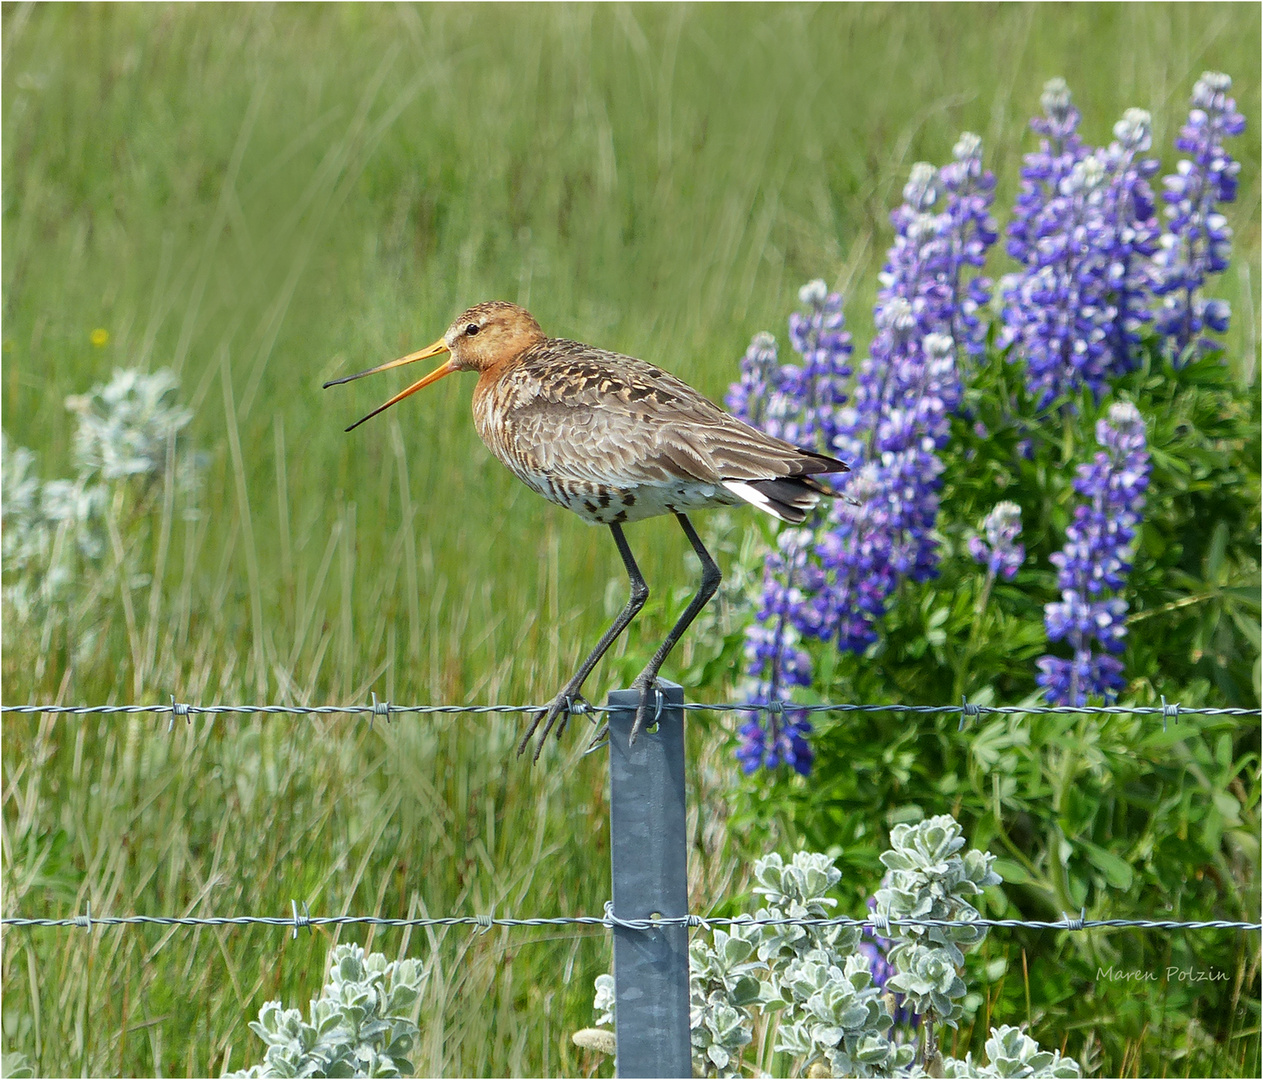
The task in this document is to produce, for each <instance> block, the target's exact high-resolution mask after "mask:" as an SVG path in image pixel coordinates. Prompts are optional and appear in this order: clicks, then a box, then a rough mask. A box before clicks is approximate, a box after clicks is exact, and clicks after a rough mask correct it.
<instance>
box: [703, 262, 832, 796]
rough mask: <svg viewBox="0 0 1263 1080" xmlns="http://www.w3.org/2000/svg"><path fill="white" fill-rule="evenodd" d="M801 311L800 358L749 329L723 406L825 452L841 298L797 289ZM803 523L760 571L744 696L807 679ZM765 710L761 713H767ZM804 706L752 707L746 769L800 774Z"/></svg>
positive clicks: (777, 692)
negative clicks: (785, 359) (783, 357)
mask: <svg viewBox="0 0 1263 1080" xmlns="http://www.w3.org/2000/svg"><path fill="white" fill-rule="evenodd" d="M798 296H799V299H800V300H801V302H802V304H803V307H804V309H805V310H804V311H802V312H795V313H794V314H793V315H791V316H790V320H789V336H790V343H791V345H792V346H793V348H794V351H795V352H796V353H797V354H798V355H799V356H800V357H801V363H800V364H785V365H779V364H778V363H777V356H776V341H775V339H774V338H773V337H772V336H771V335H770V334H759V335H757V336H756V337H755V339H754V341H753V342H752V343H751V345H750V349H749V350H748V351H747V353H746V356H745V358H744V359H743V360H742V363H741V381H740V382H739V383H737V384H734V385H733V386H732V387H731V388H730V390H729V393H728V397H727V404H728V406H729V407H730V408H731V409H732V410H733V412H734V413H735V414H736V415H738V416H740V417H741V418H742V419H744V420H745V421H746V422H747V423H750V424H753V425H754V426H756V427H759V428H761V429H762V430H764V431H766V432H768V434H770V435H775V436H777V437H778V438H782V439H785V440H786V441H787V442H792V443H794V444H795V445H797V446H807V447H811V448H815V449H819V450H822V451H827V450H828V449H829V447H831V445H832V443H833V440H834V438H835V436H836V433H837V413H838V409H839V407H840V406H841V405H842V403H843V402H845V400H846V388H847V380H848V377H849V376H850V374H851V368H850V357H851V336H850V334H849V333H847V331H846V329H845V319H844V316H843V314H842V297H841V296H840V295H839V294H837V293H830V292H829V290H828V288H827V287H826V285H825V283H824V282H823V281H813V282H810V283H809V284H807V285H804V286H803V288H802V289H801V290H799V294H798ZM811 538H812V533H811V531H810V530H809V529H786V530H783V531H782V532H781V533H780V534H779V535H778V537H777V551H776V552H774V553H772V554H770V555H769V557H768V561H767V564H766V567H765V570H764V579H763V593H762V598H761V602H760V604H759V610H758V615H757V621H756V622H755V623H754V624H752V625H751V626H749V627H747V629H746V647H745V654H746V690H745V698H746V700H747V701H749V702H751V703H752V704H760V705H768V704H773V705H776V706H778V707H781V706H783V704H784V703H786V702H788V701H790V698H791V693H792V688H793V687H794V686H810V685H811V658H810V656H809V655H808V654H807V652H806V651H805V650H804V649H802V648H801V647H799V644H798V642H799V640H800V638H799V632H798V629H797V628H796V625H795V624H796V622H797V621H798V619H799V614H798V609H799V608H800V607H802V605H803V603H804V590H814V589H815V588H817V587H818V583H817V578H818V577H819V575H820V571H819V568H818V567H816V566H814V565H812V564H811V563H810V561H809V558H808V555H809V551H810V546H811ZM765 717H766V719H765ZM810 731H811V725H810V724H809V723H808V722H807V719H806V713H803V712H801V711H800V710H790V711H788V712H785V711H783V710H782V711H781V712H779V713H778V712H766V713H765V712H762V711H760V712H756V713H751V716H750V719H749V720H748V721H747V722H746V723H745V724H744V725H743V726H742V728H741V732H740V734H741V747H740V748H739V749H738V751H737V758H738V760H739V761H740V762H741V764H742V768H743V769H745V771H746V772H753V771H754V770H755V769H757V768H759V767H760V766H764V767H767V768H775V767H776V766H778V765H780V764H782V763H783V764H787V765H790V766H792V767H793V768H794V769H796V770H797V771H798V772H800V773H802V774H803V775H806V774H807V773H808V772H810V770H811V762H812V759H813V753H812V750H811V747H810V745H809V744H808V743H807V741H806V736H807V734H808V733H809V732H810Z"/></svg>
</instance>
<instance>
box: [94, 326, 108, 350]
mask: <svg viewBox="0 0 1263 1080" xmlns="http://www.w3.org/2000/svg"><path fill="white" fill-rule="evenodd" d="M89 340H90V341H91V342H92V344H93V345H95V346H96V347H97V348H98V349H100V348H103V347H104V346H106V345H108V344H109V342H110V332H109V331H108V330H103V329H102V328H101V327H99V326H98V327H97V328H96V329H95V330H93V331H92V336H91V337H90V338H89Z"/></svg>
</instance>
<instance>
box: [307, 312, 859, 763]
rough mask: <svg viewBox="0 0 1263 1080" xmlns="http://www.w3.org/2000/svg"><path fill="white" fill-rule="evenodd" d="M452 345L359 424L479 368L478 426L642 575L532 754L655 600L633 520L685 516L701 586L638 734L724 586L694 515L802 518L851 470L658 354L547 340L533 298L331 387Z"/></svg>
mask: <svg viewBox="0 0 1263 1080" xmlns="http://www.w3.org/2000/svg"><path fill="white" fill-rule="evenodd" d="M442 353H448V354H449V359H448V360H447V361H446V362H445V363H444V364H442V365H441V366H439V367H438V368H436V369H435V370H434V371H432V372H430V373H429V374H428V375H426V376H425V377H424V378H423V379H419V380H418V381H417V382H415V383H413V384H412V385H411V386H409V387H408V388H407V389H405V390H401V391H400V392H399V393H398V394H396V395H395V396H394V397H392V398H391V399H390V400H389V401H387V402H386V403H385V404H384V405H381V406H379V407H378V408H376V409H374V410H373V411H372V412H371V413H369V414H368V416H365V417H364V418H363V419H361V420H357V421H356V422H355V423H354V424H352V425H351V427H349V428H347V431H350V430H351V429H352V428H355V427H358V426H359V425H360V424H362V423H364V421H365V420H368V419H370V418H371V417H374V416H376V415H377V414H378V413H379V412H381V411H382V410H384V409H388V408H389V407H390V406H391V405H394V404H395V403H396V402H398V401H402V400H403V399H404V398H406V397H408V395H409V394H414V393H416V392H417V391H418V390H420V389H421V388H422V387H424V386H428V385H429V384H430V383H432V382H435V381H436V380H438V379H441V378H442V377H443V376H444V375H449V374H451V373H452V372H454V371H477V372H478V374H479V378H478V384H477V385H476V386H475V387H474V402H473V410H474V426H475V427H476V428H477V430H478V434H479V436H480V437H481V438H482V441H483V442H484V443H486V444H487V448H488V449H489V450H490V451H491V452H492V453H493V454H494V455H495V456H496V457H497V458H499V459H500V461H502V462H503V463H504V464H505V465H507V466H508V467H509V469H510V470H511V471H512V472H513V473H514V475H516V476H517V477H518V479H520V480H521V481H522V482H523V483H524V484H526V485H527V487H529V488H531V489H532V490H533V491H537V492H539V494H541V495H543V496H544V498H546V499H548V500H550V501H551V502H555V503H557V504H558V505H559V506H564V507H565V508H566V509H567V510H573V511H574V512H575V513H576V514H578V515H579V516H580V517H581V518H583V519H584V520H585V521H589V522H592V523H594V524H600V525H608V526H609V529H610V532H611V533H613V534H614V543H615V544H617V545H618V553H619V555H621V556H622V559H623V565H624V566H625V567H626V568H627V576H628V578H629V579H630V582H631V597H630V599H629V600H628V601H627V606H626V607H624V608H623V610H622V612H620V614H619V616H618V618H617V619H615V620H614V623H613V625H611V626H610V628H609V629H608V630H606V631H605V633H604V634H603V635H602V637H601V640H600V641H598V642H597V644H596V647H595V648H594V649H593V650H592V652H591V653H589V654H588V657H587V659H586V660H584V661H583V663H582V664H581V665H580V667H579V670H578V671H577V672H575V674H574V677H573V678H572V679H571V680H570V681H569V682H568V683H566V685H565V687H563V688H562V690H561V692H560V693H559V694H558V695H557V696H556V697H555V698H553V700H552V702H551V704H549V706H548V707H547V708H546V709H544V710H542V711H540V712H539V713H537V714H536V715H535V717H534V719H533V720H532V722H531V725H530V727H529V728H528V729H527V731H526V734H525V735H524V736H523V737H522V741H521V743H520V745H519V746H518V753H519V754H520V753H521V752H522V751H523V750H525V749H526V746H527V745H528V744H529V742H530V740H531V737H532V736H533V735H534V734H535V731H536V730H537V729H538V728H539V726H540V724H541V722H542V723H543V732H542V734H541V735H540V739H539V746H538V747H537V748H536V750H535V758H536V759H538V758H539V753H540V750H542V749H543V746H544V742H545V741H546V740H547V738H548V733H549V732H550V731H551V730H552V728H553V725H554V724H555V723H557V721H558V719H559V718H560V723H559V724H558V725H557V735H558V737H559V738H560V736H561V733H562V731H563V730H564V729H565V726H566V720H567V718H568V716H569V714H570V712H571V709H572V707H573V706H574V705H576V704H578V703H579V702H580V701H582V699H581V698H580V696H579V691H580V689H581V688H582V686H583V683H584V680H585V679H586V678H587V677H588V675H589V673H590V672H591V671H592V669H593V668H594V667H595V666H596V664H597V662H598V661H599V660H600V659H601V657H602V656H604V655H605V652H606V650H607V649H609V647H610V645H611V644H612V643H613V641H614V639H615V638H617V637H618V635H619V634H621V633H622V632H623V630H624V629H625V628H626V627H627V624H628V623H630V622H631V620H632V619H633V618H634V617H635V615H636V613H637V612H638V611H640V609H641V608H642V607H643V606H644V603H645V600H646V599H647V598H648V596H649V587H648V586H647V585H646V584H645V579H644V578H643V577H642V576H641V574H640V569H639V568H638V567H637V566H636V560H635V559H634V558H633V557H632V553H631V548H629V547H628V546H627V539H626V538H625V537H624V536H623V525H624V524H625V523H627V522H629V521H640V520H641V519H643V518H648V517H655V516H657V515H659V514H674V515H675V518H676V520H677V521H678V522H679V523H680V527H681V528H682V529H683V530H684V535H685V536H687V537H688V540H689V543H690V544H692V546H693V550H694V551H695V552H697V557H698V558H699V559H700V560H701V562H702V583H701V588H699V589H698V591H697V594H696V595H695V596H694V597H693V599H692V601H691V602H690V603H689V605H688V607H687V608H686V609H685V611H684V614H683V615H681V616H680V618H679V621H677V622H676V624H675V625H674V626H673V627H672V628H671V632H670V633H669V634H667V636H666V639H665V640H664V641H663V642H662V644H661V645H659V646H658V649H657V651H656V652H654V654H653V657H652V658H651V659H650V661H649V663H648V664H646V665H645V669H644V671H642V672H641V673H640V674H639V675H638V676H637V677H636V679H635V681H634V682H633V683H632V685H633V687H635V688H636V689H638V690H639V691H640V706H639V708H638V709H637V711H636V719H635V722H634V723H633V725H632V733H631V738H632V741H633V742H634V741H635V739H636V736H637V735H638V734H639V733H640V732H641V731H642V730H643V729H644V727H645V726H646V724H647V723H648V722H649V718H650V716H651V715H652V714H653V708H654V706H653V696H654V695H653V693H652V691H653V688H654V682H655V680H656V679H657V677H658V669H659V668H660V667H661V666H662V662H663V661H664V660H665V659H666V657H667V654H668V653H669V652H670V651H671V649H672V648H673V647H674V645H675V643H676V642H677V641H678V640H679V639H680V635H681V634H683V633H684V631H685V630H686V629H687V628H688V626H689V624H690V623H691V622H692V621H693V620H694V619H695V618H696V617H697V614H698V612H699V611H701V610H702V608H703V607H705V606H706V603H707V602H708V601H709V600H710V598H711V597H712V596H713V595H714V594H715V590H716V589H717V588H718V587H719V581H720V573H719V567H718V566H716V565H715V561H714V560H713V559H712V558H711V556H710V553H709V552H708V551H707V550H706V548H705V547H704V546H703V545H702V541H701V540H700V539H699V538H698V535H697V533H696V532H695V531H694V529H693V525H692V523H691V522H690V521H689V519H688V517H687V513H688V511H691V510H702V509H705V508H707V507H713V506H736V505H738V504H740V503H743V502H746V503H750V504H751V505H753V506H757V507H758V508H759V509H760V510H763V511H766V512H767V513H769V514H772V515H773V516H774V517H777V518H780V519H781V520H782V521H789V522H795V523H796V522H801V521H802V520H804V518H805V517H806V516H807V513H808V512H809V511H810V510H811V509H812V508H813V507H815V505H816V504H817V503H818V502H819V501H820V498H821V496H826V495H833V494H835V493H834V492H833V491H832V490H831V489H829V488H828V487H826V486H825V485H823V484H822V483H820V482H819V481H818V480H816V479H815V477H816V476H818V475H821V474H825V473H837V472H846V471H847V466H846V465H845V464H844V463H843V462H841V461H838V460H837V459H836V458H831V457H827V456H825V455H824V454H818V453H816V452H815V451H813V450H807V449H804V448H802V447H798V446H793V445H791V444H790V443H787V442H783V441H782V440H780V439H774V438H772V437H771V436H770V435H766V434H764V433H763V432H761V431H759V430H757V429H756V428H752V427H750V425H748V424H745V423H743V422H742V421H740V420H738V419H737V418H736V417H734V416H730V415H729V414H728V413H726V412H724V410H723V409H721V408H719V406H717V405H715V404H713V403H712V402H710V401H709V400H708V399H706V398H705V397H703V396H702V395H701V394H699V393H698V392H697V391H696V390H694V389H693V388H692V387H691V386H689V385H687V384H686V383H683V382H681V381H680V380H679V379H677V378H675V377H674V376H673V375H670V374H668V373H667V372H666V371H663V370H662V368H660V367H658V366H657V365H656V364H650V363H647V362H646V361H644V360H637V359H635V358H634V357H631V356H621V355H619V354H618V353H612V352H606V351H605V350H604V349H597V348H593V347H592V346H591V345H582V344H580V343H579V342H577V341H566V340H565V339H562V338H549V337H545V336H544V332H543V330H541V329H540V327H539V323H537V322H536V321H535V319H534V318H533V317H532V316H531V314H530V312H528V311H527V310H526V309H525V308H521V307H518V306H517V305H516V304H510V303H506V302H504V301H501V300H492V301H490V302H488V303H485V304H478V305H477V306H475V307H471V308H470V309H469V310H468V311H466V312H465V313H464V314H462V315H461V316H460V317H459V318H457V319H456V321H455V322H453V323H452V325H451V326H449V327H448V329H447V333H445V334H444V335H443V336H442V337H441V338H439V339H438V341H436V342H435V343H434V344H433V345H429V346H427V347H426V348H424V349H420V350H418V351H417V352H414V353H409V354H408V355H407V356H402V357H400V358H399V359H398V360H391V361H390V362H389V363H385V364H380V365H378V366H377V367H374V368H369V369H368V370H367V371H361V372H358V373H357V374H355V375H348V376H346V377H345V378H342V379H334V380H332V381H331V382H327V383H325V387H326V388H328V387H330V386H336V385H337V384H339V383H345V382H350V381H351V380H352V379H359V378H362V377H363V376H365V375H375V374H377V373H378V372H380V371H388V370H389V369H390V368H394V367H401V366H402V365H404V364H411V363H413V362H414V361H417V360H424V359H426V358H427V357H432V356H438V355H440V354H442Z"/></svg>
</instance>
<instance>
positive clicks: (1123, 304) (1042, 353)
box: [999, 79, 1157, 409]
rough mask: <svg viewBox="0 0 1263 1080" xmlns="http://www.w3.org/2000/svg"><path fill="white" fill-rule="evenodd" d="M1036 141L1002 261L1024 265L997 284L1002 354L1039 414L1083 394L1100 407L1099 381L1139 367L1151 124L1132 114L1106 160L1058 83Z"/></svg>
mask: <svg viewBox="0 0 1263 1080" xmlns="http://www.w3.org/2000/svg"><path fill="white" fill-rule="evenodd" d="M1040 101H1041V103H1042V105H1043V107H1044V112H1045V115H1044V117H1043V118H1042V119H1036V120H1033V121H1032V122H1031V127H1032V128H1033V129H1034V130H1035V131H1036V132H1038V133H1039V134H1041V135H1043V136H1044V138H1043V139H1041V141H1040V147H1039V150H1037V151H1036V152H1034V153H1031V154H1027V155H1026V157H1025V159H1024V162H1025V163H1024V165H1023V167H1022V185H1021V190H1020V191H1019V194H1018V197H1017V201H1016V204H1015V206H1014V211H1013V220H1012V222H1011V223H1010V225H1009V244H1008V250H1009V254H1010V255H1012V256H1013V258H1014V259H1016V260H1017V261H1018V262H1019V263H1020V264H1021V265H1022V269H1021V271H1020V272H1019V273H1017V274H1013V275H1010V276H1008V277H1007V278H1006V279H1005V281H1004V282H1003V283H1002V290H1001V291H1002V293H1003V297H1004V306H1003V322H1004V328H1003V330H1002V332H1001V335H1000V339H999V342H1000V345H1001V347H1007V346H1009V345H1014V346H1015V347H1014V350H1013V354H1012V357H1011V358H1012V359H1018V358H1022V359H1024V360H1025V362H1026V381H1027V388H1028V390H1029V391H1030V393H1031V394H1032V396H1034V397H1035V398H1036V400H1037V407H1038V408H1041V409H1042V408H1046V407H1047V406H1048V405H1050V404H1052V403H1053V402H1054V401H1056V400H1057V399H1059V398H1062V397H1064V396H1066V395H1069V394H1073V393H1074V392H1075V391H1076V390H1077V389H1078V388H1079V387H1081V386H1087V387H1088V388H1089V389H1091V391H1092V393H1093V395H1094V396H1095V397H1097V398H1098V399H1099V398H1100V397H1101V395H1102V394H1103V393H1104V390H1105V382H1106V379H1107V378H1109V377H1111V376H1114V375H1120V374H1123V373H1125V372H1127V371H1130V370H1131V369H1132V368H1134V367H1135V365H1136V362H1137V357H1136V345H1137V343H1138V341H1139V333H1138V329H1139V327H1140V326H1141V325H1142V324H1143V323H1144V322H1145V321H1146V320H1147V318H1148V317H1149V315H1148V306H1147V297H1148V292H1149V287H1150V280H1149V274H1148V266H1147V258H1148V256H1149V255H1151V254H1152V253H1153V251H1154V250H1155V244H1156V239H1155V237H1156V229H1157V225H1156V220H1155V217H1154V209H1153V196H1152V193H1151V191H1150V189H1149V184H1148V177H1149V176H1150V175H1152V173H1153V172H1154V171H1155V169H1156V167H1157V165H1156V163H1155V162H1153V161H1152V159H1149V158H1146V157H1144V156H1143V154H1144V151H1145V150H1147V149H1148V147H1149V143H1150V138H1149V119H1148V114H1147V113H1144V112H1143V111H1142V110H1139V109H1136V110H1129V111H1128V114H1127V116H1125V117H1124V119H1123V120H1122V121H1120V122H1119V124H1117V125H1116V126H1115V129H1114V132H1115V136H1116V139H1115V141H1114V142H1113V143H1111V144H1110V146H1109V147H1107V148H1105V149H1103V150H1092V149H1091V148H1089V147H1087V146H1085V145H1084V143H1083V141H1082V140H1081V139H1080V137H1079V135H1078V133H1077V128H1078V123H1079V113H1078V111H1077V110H1076V109H1075V108H1074V106H1073V104H1072V103H1071V101H1070V92H1069V90H1068V89H1067V88H1066V84H1065V82H1064V81H1063V80H1061V79H1053V80H1052V81H1051V82H1049V83H1048V84H1047V85H1046V86H1045V88H1044V94H1043V96H1042V97H1041V98H1040Z"/></svg>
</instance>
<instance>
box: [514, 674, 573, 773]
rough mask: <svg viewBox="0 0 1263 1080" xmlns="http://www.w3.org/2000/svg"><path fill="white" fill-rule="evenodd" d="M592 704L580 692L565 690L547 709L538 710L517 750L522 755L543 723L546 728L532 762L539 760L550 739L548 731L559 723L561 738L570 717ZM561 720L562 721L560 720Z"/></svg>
mask: <svg viewBox="0 0 1263 1080" xmlns="http://www.w3.org/2000/svg"><path fill="white" fill-rule="evenodd" d="M591 707H592V706H591V704H590V703H589V702H588V700H587V699H586V698H585V697H584V696H583V695H582V694H580V693H578V692H575V691H568V690H563V691H562V692H561V693H560V694H558V695H557V696H556V697H555V698H553V700H552V702H551V703H550V704H549V706H548V708H547V709H544V710H543V711H542V712H537V713H536V714H535V718H534V719H533V720H532V721H531V726H530V727H528V728H527V729H526V734H525V735H523V736H522V741H521V742H520V743H518V747H517V752H518V756H519V757H521V756H522V754H523V753H524V752H525V750H526V748H527V746H529V745H530V742H531V738H532V737H533V736H534V734H535V731H536V729H537V728H538V727H539V725H540V724H541V723H543V725H544V730H543V732H542V733H541V734H540V737H539V745H537V746H536V747H535V753H534V754H533V755H532V756H531V762H532V763H534V762H536V761H538V760H539V755H540V753H541V752H542V751H543V749H544V743H546V742H547V741H548V733H549V732H550V731H552V729H553V725H554V724H556V725H557V738H558V739H560V738H561V733H562V732H563V731H565V730H566V723H567V721H568V720H569V719H570V715H571V714H572V713H586V712H587V711H588V710H589V709H590V708H591ZM559 720H560V723H558V721H559Z"/></svg>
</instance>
